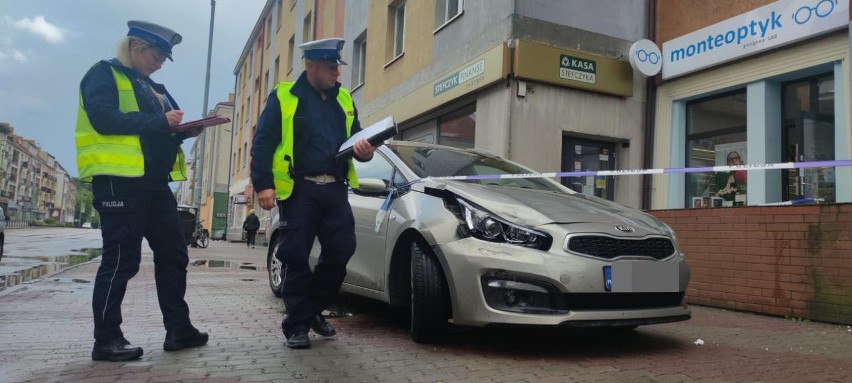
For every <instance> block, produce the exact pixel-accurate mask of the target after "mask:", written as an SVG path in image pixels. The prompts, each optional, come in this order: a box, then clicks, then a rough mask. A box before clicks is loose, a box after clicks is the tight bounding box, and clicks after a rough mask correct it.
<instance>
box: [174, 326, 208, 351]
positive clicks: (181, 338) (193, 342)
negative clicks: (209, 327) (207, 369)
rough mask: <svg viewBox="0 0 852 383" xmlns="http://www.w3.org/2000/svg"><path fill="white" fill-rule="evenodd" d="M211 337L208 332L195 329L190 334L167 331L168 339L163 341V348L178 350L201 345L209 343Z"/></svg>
mask: <svg viewBox="0 0 852 383" xmlns="http://www.w3.org/2000/svg"><path fill="white" fill-rule="evenodd" d="M209 338H210V337H209V336H208V335H207V333H206V332H201V331H198V330H196V329H193V332H191V333H189V334H174V333H171V332H169V333H166V341H165V342H163V350H166V351H178V350H183V349H185V348H189V347H199V346H203V345H205V344H207V340H208V339H209Z"/></svg>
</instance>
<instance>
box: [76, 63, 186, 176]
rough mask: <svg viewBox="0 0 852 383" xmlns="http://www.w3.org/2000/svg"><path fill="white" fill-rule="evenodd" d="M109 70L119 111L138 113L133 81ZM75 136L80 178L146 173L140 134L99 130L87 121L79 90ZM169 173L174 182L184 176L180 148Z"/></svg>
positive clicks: (116, 70) (141, 174)
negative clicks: (116, 90)
mask: <svg viewBox="0 0 852 383" xmlns="http://www.w3.org/2000/svg"><path fill="white" fill-rule="evenodd" d="M110 69H112V74H113V77H114V78H115V85H116V88H117V89H118V111H119V112H121V113H129V112H138V111H139V104H138V103H137V101H136V94H135V93H134V92H133V83H132V82H131V81H130V79H128V78H127V76H126V75H125V74H124V73H122V72H121V71H119V70H118V69H116V68H114V67H110ZM74 139H75V141H76V144H77V170H78V172H79V177H80V179H82V180H83V181H91V179H92V176H96V175H112V176H120V177H142V176H143V175H144V174H145V156H144V154H143V153H142V143H141V142H140V140H139V136H138V135H115V134H100V133H98V132H97V131H96V130H95V129H94V128H93V127H92V123H91V121H89V115H88V114H87V113H86V107H85V105H83V96H82V92H81V94H80V102H79V105H78V109H77V128H76V131H75V134H74ZM169 175H170V176H171V178H172V180H173V181H183V180H185V179H186V161H184V154H183V150H182V149H178V156H177V158H176V161H175V163H174V164H173V165H172V171H171V172H170V173H169Z"/></svg>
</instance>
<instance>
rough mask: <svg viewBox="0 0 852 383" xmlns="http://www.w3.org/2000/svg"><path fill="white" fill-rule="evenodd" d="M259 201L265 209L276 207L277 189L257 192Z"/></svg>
mask: <svg viewBox="0 0 852 383" xmlns="http://www.w3.org/2000/svg"><path fill="white" fill-rule="evenodd" d="M257 202H258V203H260V207H262V208H263V209H264V210H269V209H272V208H273V207H275V189H263V190H260V191H258V192H257Z"/></svg>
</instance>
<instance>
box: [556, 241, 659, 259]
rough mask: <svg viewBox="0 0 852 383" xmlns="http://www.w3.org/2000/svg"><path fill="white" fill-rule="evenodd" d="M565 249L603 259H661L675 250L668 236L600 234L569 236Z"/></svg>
mask: <svg viewBox="0 0 852 383" xmlns="http://www.w3.org/2000/svg"><path fill="white" fill-rule="evenodd" d="M566 250H568V251H572V252H575V253H580V254H584V255H590V256H593V257H600V258H605V259H613V258H616V257H620V256H625V255H629V256H639V257H651V258H654V259H663V258H668V257H669V256H671V255H672V254H674V252H675V248H674V244H673V243H672V241H671V240H670V239H668V238H643V239H623V238H614V237H608V236H602V235H582V236H574V237H571V238H569V239H568V245H567V246H566Z"/></svg>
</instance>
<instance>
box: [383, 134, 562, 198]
mask: <svg viewBox="0 0 852 383" xmlns="http://www.w3.org/2000/svg"><path fill="white" fill-rule="evenodd" d="M388 148H389V149H390V150H392V151H393V152H394V153H395V154H396V155H397V157H399V158H400V159H401V160H402V161H403V162H405V164H406V166H408V168H409V169H411V171H413V172H414V173H415V174H417V176H418V177H421V178H426V177H451V176H474V175H503V174H527V173H534V172H535V171H533V170H530V169H527V168H524V167H522V166H520V165H517V164H515V163H512V162H509V161H506V160H504V159H502V158H500V157H497V156H494V155H489V154H485V153H480V152H475V151H471V150H464V149H456V148H451V147H439V146H425V145H424V146H416V145H393V144H391V145H388ZM465 182H471V183H478V184H482V185H495V186H507V187H516V188H523V189H535V190H546V191H552V192H560V193H565V192H566V191H565V189H562V188H560V187H559V185H558V184H557V183H555V182H553V181H551V180H549V179H546V178H506V179H484V180H465Z"/></svg>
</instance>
